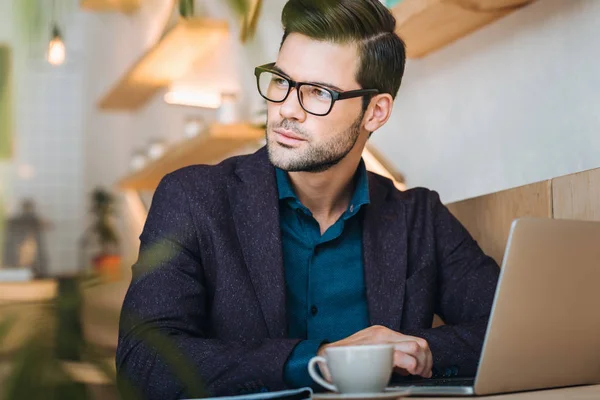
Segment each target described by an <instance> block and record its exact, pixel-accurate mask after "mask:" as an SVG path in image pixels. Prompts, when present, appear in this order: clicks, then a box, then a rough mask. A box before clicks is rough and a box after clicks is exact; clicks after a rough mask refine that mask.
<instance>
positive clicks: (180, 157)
mask: <svg viewBox="0 0 600 400" xmlns="http://www.w3.org/2000/svg"><path fill="white" fill-rule="evenodd" d="M264 136H265V130H264V129H259V128H254V127H251V126H250V125H246V124H236V125H212V126H210V127H209V128H208V129H207V130H206V132H204V134H201V135H199V136H197V137H195V138H193V139H189V140H185V141H183V142H181V143H178V144H176V145H175V146H173V147H171V148H169V149H167V151H166V153H165V155H164V156H163V157H162V158H159V159H158V160H155V161H151V162H150V163H149V164H148V165H146V167H144V168H143V169H141V170H139V171H136V172H134V173H132V174H131V175H129V176H127V177H125V178H124V179H122V180H121V181H120V182H119V187H120V188H121V189H132V190H154V189H156V187H157V186H158V183H159V182H160V180H161V179H162V178H163V177H164V176H165V175H166V174H168V173H170V172H173V171H175V170H177V169H179V168H182V167H185V166H188V165H194V164H212V163H215V162H219V161H221V160H223V159H224V158H226V157H228V156H229V155H231V154H232V153H233V152H234V151H236V150H238V149H241V148H243V147H244V146H246V145H249V144H252V143H257V142H258V141H259V140H260V139H263V138H264Z"/></svg>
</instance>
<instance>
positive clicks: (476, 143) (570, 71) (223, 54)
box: [84, 0, 600, 249]
mask: <svg viewBox="0 0 600 400" xmlns="http://www.w3.org/2000/svg"><path fill="white" fill-rule="evenodd" d="M161 4H164V2H161V1H159V0H148V1H146V2H145V5H144V6H143V8H142V10H140V11H139V12H138V13H136V14H135V15H132V16H125V15H120V14H114V13H111V14H105V15H101V14H95V13H94V14H91V13H86V15H85V26H86V34H85V37H86V39H85V40H86V48H88V49H90V51H89V52H88V53H87V56H86V57H87V59H86V67H85V68H86V73H85V74H86V82H88V86H87V88H86V95H85V96H84V98H85V105H84V108H85V137H86V143H85V160H86V169H85V171H86V172H85V177H86V178H85V182H86V188H87V189H90V188H92V187H93V186H94V185H97V184H103V185H111V184H113V183H115V182H116V181H117V180H118V179H119V178H120V177H121V176H122V175H123V174H124V173H126V172H127V163H128V160H129V157H130V154H131V152H132V151H133V149H135V148H139V147H144V146H145V145H146V143H147V142H148V140H150V138H154V137H157V138H162V139H164V140H165V141H167V142H174V141H177V140H180V139H181V132H182V129H183V123H184V121H185V118H186V117H187V116H190V115H195V114H200V115H203V116H205V117H206V118H209V119H210V118H214V113H211V112H205V111H201V110H197V109H192V108H185V107H174V106H168V105H166V104H164V103H163V101H162V98H161V96H160V95H158V96H156V97H155V98H154V99H153V100H152V101H151V102H150V103H149V104H148V105H147V106H145V107H144V108H142V109H141V110H139V111H138V112H135V113H106V112H102V111H100V110H98V109H97V108H96V106H95V105H96V102H97V100H98V99H99V97H100V96H101V95H102V94H103V93H104V92H105V91H106V90H107V88H108V87H109V86H110V85H111V84H113V83H114V81H115V80H116V79H117V78H118V77H119V76H121V74H122V73H124V72H125V71H126V70H127V69H128V68H129V66H130V65H131V62H133V61H134V60H136V59H137V57H138V56H139V55H140V54H142V53H143V52H144V50H145V49H146V48H147V47H148V46H150V45H151V44H152V43H153V42H154V41H155V40H156V38H157V37H158V35H159V34H160V30H161V27H162V23H163V22H164V18H165V16H164V9H163V8H161ZM196 4H197V6H198V9H199V10H200V12H201V13H205V14H207V15H209V16H212V17H216V18H225V19H227V20H228V21H229V22H230V25H231V26H232V29H233V33H232V35H231V38H230V43H229V45H228V46H227V47H223V49H221V50H222V51H220V52H218V53H217V54H216V55H213V56H217V58H218V60H215V61H213V64H214V65H220V66H221V71H220V74H219V75H218V77H214V76H212V75H211V74H210V73H208V72H209V71H210V68H204V69H203V68H202V67H201V66H200V65H198V66H197V68H194V70H193V71H191V72H190V74H189V75H188V76H187V77H184V78H183V81H189V82H195V83H196V84H199V85H207V84H208V83H209V82H210V80H211V79H213V80H222V82H223V83H225V81H226V78H224V76H230V75H231V76H233V77H234V78H235V80H236V81H237V82H238V84H239V87H240V89H241V92H240V93H241V96H240V100H241V102H242V107H243V108H244V109H246V110H248V109H249V108H251V107H252V104H255V102H257V101H259V97H258V94H257V93H256V88H255V82H254V77H253V73H252V72H253V67H254V66H256V65H259V64H262V63H266V62H269V61H273V60H274V59H275V58H276V55H277V50H278V46H279V41H280V38H281V33H282V30H281V26H280V22H279V19H280V13H281V9H282V8H283V5H284V4H285V0H268V1H266V2H265V4H266V6H265V7H264V8H263V14H262V16H261V19H260V24H259V30H258V32H257V34H256V37H255V38H254V39H253V40H251V41H250V42H248V43H247V44H245V45H241V44H240V43H239V41H238V40H237V37H238V32H237V19H236V18H235V17H234V16H232V15H231V13H230V12H229V11H227V9H226V7H225V5H224V2H223V1H220V0H219V1H216V0H197V1H196ZM599 19H600V2H598V1H595V0H569V1H564V0H539V1H537V2H535V3H534V4H533V5H531V6H529V7H527V8H525V9H523V10H520V11H518V12H516V13H514V14H512V15H510V16H508V17H506V18H504V19H502V20H500V21H498V22H496V23H494V24H491V25H489V26H487V27H485V28H483V29H481V30H479V31H477V32H475V33H473V34H471V35H469V36H468V37H466V38H464V39H462V40H459V41H458V42H456V43H454V44H452V45H450V46H448V47H446V48H444V49H442V50H439V51H437V52H435V53H433V54H431V55H429V56H427V57H426V58H424V59H421V60H410V61H409V62H408V64H407V70H406V75H405V79H404V82H403V85H402V87H401V89H400V94H399V97H398V99H397V102H396V105H395V108H394V113H393V115H392V118H391V119H390V121H389V123H388V124H387V125H386V126H385V127H384V128H383V129H381V130H380V131H379V132H377V133H376V134H375V135H374V136H373V139H372V141H373V143H374V144H375V145H376V147H377V148H378V149H379V150H380V151H381V152H382V153H383V154H384V155H385V156H386V157H387V158H388V159H389V160H390V161H391V162H392V164H394V165H395V166H396V167H397V169H398V170H400V171H401V172H402V173H403V174H404V175H405V176H406V177H407V179H408V184H409V186H427V187H430V188H432V189H436V190H438V191H439V192H440V194H441V196H442V199H443V200H444V201H447V202H450V201H457V200H461V199H465V198H468V197H473V196H477V195H481V194H485V193H490V192H494V191H499V190H502V189H506V188H510V187H515V186H518V185H522V184H527V183H531V182H536V181H540V180H544V179H547V178H551V177H554V176H559V175H565V174H568V173H572V172H576V171H580V170H583V169H589V168H594V167H597V166H599V165H600V156H598V155H597V154H600V152H599V150H600V135H599V134H598V133H597V132H596V130H597V127H598V126H599V122H600V113H598V112H595V111H596V110H597V109H598V108H599V107H598V105H599V104H598V103H599V98H598V96H597V95H596V93H597V88H598V87H600V85H599V83H600V82H599V79H600V78H599V77H598V75H597V73H596V70H597V65H598V62H599V61H600V59H599V57H600V53H598V52H597V51H594V49H595V48H597V44H596V43H595V41H597V37H598V34H599V33H600V32H599V31H600V25H599V24H597V20H599ZM161 21H162V22H161ZM108 155H110V157H109V156H108ZM125 215H126V213H125ZM129 233H130V235H129V236H128V238H127V240H128V242H127V243H128V244H131V247H132V248H134V249H135V248H136V247H137V243H138V241H137V233H138V232H134V233H133V234H131V232H129Z"/></svg>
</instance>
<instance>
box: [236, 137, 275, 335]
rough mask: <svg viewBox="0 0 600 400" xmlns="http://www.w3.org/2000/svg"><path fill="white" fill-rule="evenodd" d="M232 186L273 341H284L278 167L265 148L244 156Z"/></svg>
mask: <svg viewBox="0 0 600 400" xmlns="http://www.w3.org/2000/svg"><path fill="white" fill-rule="evenodd" d="M236 175H237V177H238V178H239V180H236V181H235V182H234V183H232V184H230V185H229V188H228V190H229V198H230V200H231V206H232V211H233V219H234V223H235V228H236V231H237V235H238V239H239V241H240V245H241V248H242V253H243V255H244V261H245V262H246V265H247V267H248V272H249V274H250V279H251V280H252V285H253V286H254V290H255V292H256V296H257V297H258V301H259V303H260V306H261V310H262V313H263V316H264V319H265V324H266V326H267V329H268V331H269V336H270V337H272V338H285V337H286V334H287V320H286V313H285V305H286V302H285V275H284V270H283V250H282V247H281V229H280V227H279V199H278V196H277V184H276V182H275V168H274V167H273V165H272V164H271V163H270V161H269V158H268V154H267V150H266V148H265V147H263V148H261V149H260V150H258V151H257V152H256V153H254V154H252V155H250V156H247V157H244V158H243V159H242V161H241V162H240V163H239V164H238V166H237V168H236Z"/></svg>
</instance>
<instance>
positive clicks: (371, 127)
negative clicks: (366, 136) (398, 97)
mask: <svg viewBox="0 0 600 400" xmlns="http://www.w3.org/2000/svg"><path fill="white" fill-rule="evenodd" d="M393 106H394V99H392V96H391V95H390V94H389V93H382V94H378V95H377V96H374V97H373V98H372V99H371V102H370V103H369V107H367V111H366V112H365V129H366V130H367V131H369V132H375V131H376V130H377V129H379V128H381V127H382V126H383V125H384V124H385V123H386V122H387V120H388V119H389V118H390V115H391V114H392V107H393Z"/></svg>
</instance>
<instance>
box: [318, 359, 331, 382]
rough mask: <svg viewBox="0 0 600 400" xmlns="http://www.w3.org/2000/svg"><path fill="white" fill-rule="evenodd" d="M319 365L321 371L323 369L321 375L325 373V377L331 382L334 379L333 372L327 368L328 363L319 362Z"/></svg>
mask: <svg viewBox="0 0 600 400" xmlns="http://www.w3.org/2000/svg"><path fill="white" fill-rule="evenodd" d="M317 365H318V366H319V371H321V375H323V378H324V379H325V380H326V381H327V382H329V383H331V382H332V381H333V380H332V378H331V373H330V372H329V368H327V364H325V363H322V362H318V363H317Z"/></svg>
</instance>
